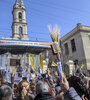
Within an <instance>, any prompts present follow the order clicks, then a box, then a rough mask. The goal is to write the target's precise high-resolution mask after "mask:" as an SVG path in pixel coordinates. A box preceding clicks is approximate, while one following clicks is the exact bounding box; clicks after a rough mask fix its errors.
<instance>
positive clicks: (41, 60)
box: [40, 55, 44, 71]
mask: <svg viewBox="0 0 90 100" xmlns="http://www.w3.org/2000/svg"><path fill="white" fill-rule="evenodd" d="M40 66H41V69H42V71H43V70H44V67H43V57H42V55H40Z"/></svg>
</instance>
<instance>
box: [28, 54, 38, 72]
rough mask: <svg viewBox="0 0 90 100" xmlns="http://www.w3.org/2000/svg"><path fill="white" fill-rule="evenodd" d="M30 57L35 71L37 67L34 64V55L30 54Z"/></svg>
mask: <svg viewBox="0 0 90 100" xmlns="http://www.w3.org/2000/svg"><path fill="white" fill-rule="evenodd" d="M29 57H30V62H31V67H32V70H33V71H35V70H36V68H35V64H34V55H33V54H30V55H29Z"/></svg>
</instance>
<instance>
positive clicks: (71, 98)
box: [64, 87, 82, 100]
mask: <svg viewBox="0 0 90 100" xmlns="http://www.w3.org/2000/svg"><path fill="white" fill-rule="evenodd" d="M64 99H65V100H82V99H81V97H80V96H79V95H78V94H77V92H76V91H75V89H74V88H72V87H71V88H70V89H69V90H68V91H67V92H66V93H65V94H64Z"/></svg>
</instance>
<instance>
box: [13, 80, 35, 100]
mask: <svg viewBox="0 0 90 100" xmlns="http://www.w3.org/2000/svg"><path fill="white" fill-rule="evenodd" d="M18 93H19V96H18V97H17V98H16V99H14V100H33V99H34V95H33V94H32V92H31V90H30V84H29V83H28V81H25V80H23V81H21V82H20V83H19V84H18Z"/></svg>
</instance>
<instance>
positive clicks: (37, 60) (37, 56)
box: [34, 55, 40, 71]
mask: <svg viewBox="0 0 90 100" xmlns="http://www.w3.org/2000/svg"><path fill="white" fill-rule="evenodd" d="M34 63H35V67H36V71H38V69H39V67H40V55H35V56H34Z"/></svg>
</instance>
